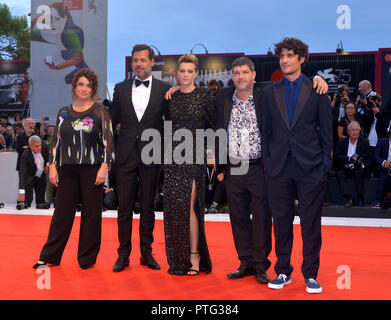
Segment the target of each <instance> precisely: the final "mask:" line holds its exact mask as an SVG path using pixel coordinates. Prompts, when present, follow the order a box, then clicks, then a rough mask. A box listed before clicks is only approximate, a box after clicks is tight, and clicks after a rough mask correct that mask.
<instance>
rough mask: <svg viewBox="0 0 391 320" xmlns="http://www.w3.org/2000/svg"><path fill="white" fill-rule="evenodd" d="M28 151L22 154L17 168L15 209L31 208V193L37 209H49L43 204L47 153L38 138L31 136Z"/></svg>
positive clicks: (46, 149)
mask: <svg viewBox="0 0 391 320" xmlns="http://www.w3.org/2000/svg"><path fill="white" fill-rule="evenodd" d="M28 145H29V147H28V149H27V150H25V151H24V152H23V154H22V157H21V160H20V166H19V197H18V205H17V209H18V210H21V209H25V208H28V207H30V206H31V203H32V201H33V192H34V191H35V202H36V205H37V209H49V208H50V204H49V203H46V202H45V189H46V174H47V173H48V171H49V167H48V161H49V151H48V148H47V147H46V144H44V143H42V141H41V138H40V137H38V136H31V137H30V138H29V140H28Z"/></svg>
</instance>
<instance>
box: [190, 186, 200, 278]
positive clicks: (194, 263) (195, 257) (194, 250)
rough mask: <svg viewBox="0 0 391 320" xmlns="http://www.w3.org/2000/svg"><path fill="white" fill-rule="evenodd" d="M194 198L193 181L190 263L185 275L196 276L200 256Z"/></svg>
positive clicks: (194, 188) (193, 188)
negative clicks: (189, 268)
mask: <svg viewBox="0 0 391 320" xmlns="http://www.w3.org/2000/svg"><path fill="white" fill-rule="evenodd" d="M195 198H196V185H195V181H194V180H193V186H192V190H191V201H190V262H191V270H190V271H189V272H188V273H187V274H188V275H191V276H193V275H196V274H198V272H199V270H200V255H199V253H198V238H199V230H198V229H199V226H198V218H197V215H196V213H195V211H194V202H195Z"/></svg>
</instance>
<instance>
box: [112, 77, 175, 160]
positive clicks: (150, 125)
mask: <svg viewBox="0 0 391 320" xmlns="http://www.w3.org/2000/svg"><path fill="white" fill-rule="evenodd" d="M133 81H134V77H133V78H132V79H130V80H125V81H123V82H121V83H118V84H116V86H115V88H114V96H113V103H112V106H111V108H110V115H111V119H112V123H113V127H114V128H115V127H116V125H117V124H118V123H120V124H121V127H120V130H119V136H118V143H117V148H116V163H118V164H123V163H125V162H126V161H129V160H131V161H133V162H134V163H135V164H136V163H137V161H138V159H139V157H140V154H141V150H142V148H143V147H144V146H145V145H146V144H148V143H149V142H148V141H146V142H142V141H141V135H142V133H143V131H144V130H146V129H156V130H158V131H159V132H160V134H161V137H163V115H164V114H165V113H166V109H167V104H168V103H167V101H166V100H165V98H164V96H165V93H166V92H167V90H168V89H169V88H170V85H169V84H167V83H165V82H163V81H161V80H158V79H155V78H154V77H152V88H151V95H150V97H149V102H148V105H147V108H146V109H145V112H144V115H143V117H142V118H141V120H140V121H139V120H138V118H137V115H136V111H135V109H134V106H133V102H132V86H133ZM162 140H163V138H162Z"/></svg>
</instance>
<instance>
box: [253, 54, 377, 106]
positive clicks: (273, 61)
mask: <svg viewBox="0 0 391 320" xmlns="http://www.w3.org/2000/svg"><path fill="white" fill-rule="evenodd" d="M250 58H251V59H252V60H253V62H254V64H255V69H256V70H257V78H256V80H257V81H279V80H281V79H282V78H283V73H282V71H281V69H280V65H279V60H278V58H276V57H275V56H261V57H260V56H258V57H257V56H251V57H250ZM375 69H376V53H362V54H361V53H357V54H354V53H352V54H346V55H337V54H314V55H311V54H310V58H309V61H308V63H307V65H306V66H305V67H304V69H303V73H304V74H305V75H306V76H307V77H309V78H312V77H314V76H316V75H318V76H321V77H322V78H323V79H324V80H325V81H326V82H327V84H328V86H329V94H330V95H333V94H334V93H335V92H337V91H338V87H339V86H340V85H345V86H347V87H348V88H349V90H350V98H351V100H353V101H355V99H356V96H357V94H358V83H359V82H360V81H361V80H364V79H365V80H369V81H370V82H371V83H372V85H373V87H375Z"/></svg>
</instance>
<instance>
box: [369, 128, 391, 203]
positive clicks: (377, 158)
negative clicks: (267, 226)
mask: <svg viewBox="0 0 391 320" xmlns="http://www.w3.org/2000/svg"><path fill="white" fill-rule="evenodd" d="M390 135H391V131H390V132H389V137H387V138H380V139H379V140H378V141H377V144H376V149H375V154H374V157H373V161H374V162H375V163H376V165H377V166H378V167H379V168H381V173H380V179H379V181H378V185H377V191H376V199H375V200H374V202H373V204H372V207H374V208H380V206H381V205H382V204H383V201H384V196H385V194H386V192H387V189H388V183H389V181H390V177H391V152H390V139H391V137H390Z"/></svg>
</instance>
